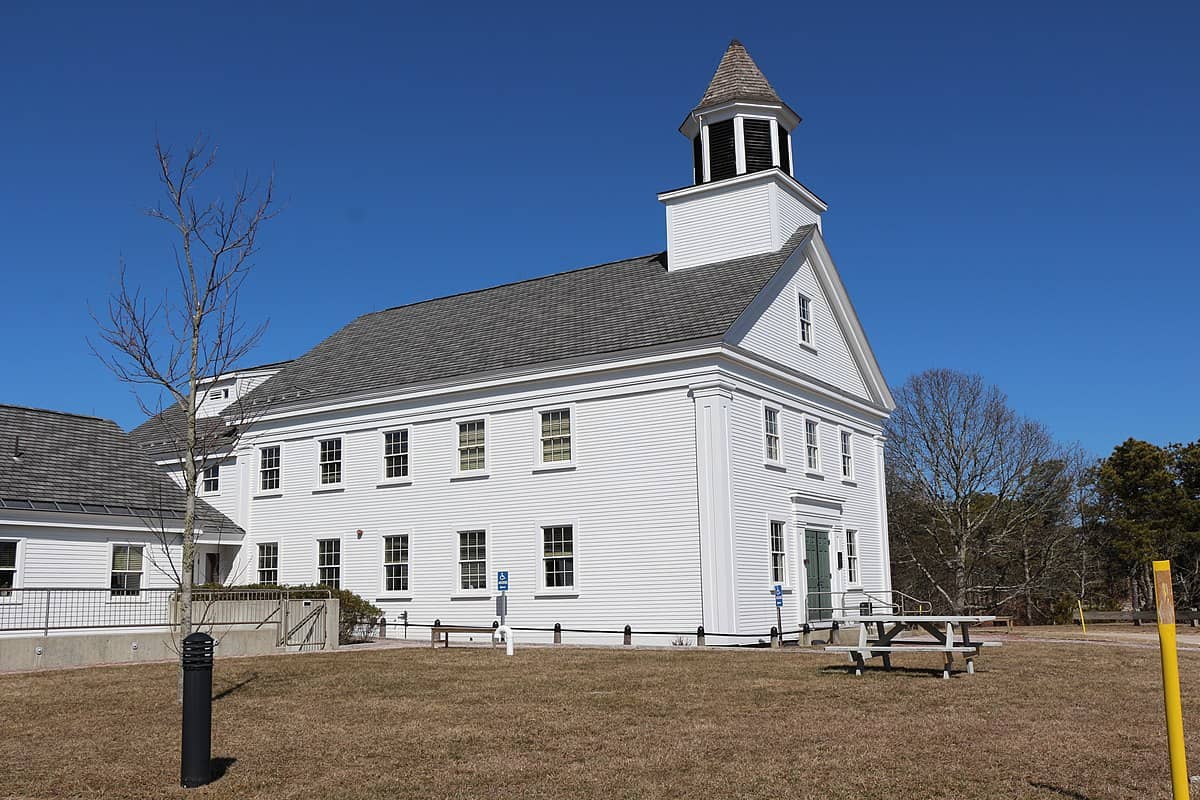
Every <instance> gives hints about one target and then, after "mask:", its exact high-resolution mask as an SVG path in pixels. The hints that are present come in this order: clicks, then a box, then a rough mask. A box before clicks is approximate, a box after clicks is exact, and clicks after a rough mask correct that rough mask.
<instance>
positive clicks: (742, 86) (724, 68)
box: [696, 39, 783, 109]
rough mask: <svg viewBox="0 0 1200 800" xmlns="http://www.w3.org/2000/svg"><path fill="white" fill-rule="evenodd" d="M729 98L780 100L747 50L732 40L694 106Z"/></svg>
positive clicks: (735, 40)
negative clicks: (697, 103)
mask: <svg viewBox="0 0 1200 800" xmlns="http://www.w3.org/2000/svg"><path fill="white" fill-rule="evenodd" d="M731 100H763V101H766V102H768V103H782V102H783V101H782V100H780V99H779V95H778V94H776V93H775V87H773V86H771V82H770V81H768V80H767V76H766V75H763V73H762V70H760V69H759V68H758V64H755V63H754V59H753V58H751V57H750V53H748V52H746V48H745V46H744V45H743V44H742V43H741V42H739V41H738V40H737V39H734V40H733V41H731V42H730V43H729V47H728V48H727V49H726V50H725V55H723V56H721V63H720V64H718V65H717V71H716V72H715V73H713V77H712V80H711V81H709V84H708V89H706V90H705V92H704V97H702V98H700V103H699V105H697V106H696V108H697V109H701V108H708V107H709V106H715V105H720V104H721V103H728V102H729V101H731Z"/></svg>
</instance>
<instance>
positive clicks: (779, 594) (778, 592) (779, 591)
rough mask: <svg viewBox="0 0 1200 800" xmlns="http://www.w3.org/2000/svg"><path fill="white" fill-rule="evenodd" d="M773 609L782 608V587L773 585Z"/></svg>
mask: <svg viewBox="0 0 1200 800" xmlns="http://www.w3.org/2000/svg"><path fill="white" fill-rule="evenodd" d="M775 607H776V608H783V585H782V584H778V583H777V584H775Z"/></svg>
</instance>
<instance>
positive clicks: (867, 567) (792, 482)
mask: <svg viewBox="0 0 1200 800" xmlns="http://www.w3.org/2000/svg"><path fill="white" fill-rule="evenodd" d="M767 397H768V399H769V400H771V401H772V402H774V403H777V404H781V405H782V406H783V407H782V410H781V412H780V415H781V422H782V432H783V437H782V446H783V464H784V467H783V469H779V468H776V467H771V466H767V465H765V464H764V463H763V449H762V443H763V438H762V437H763V424H762V415H763V412H762V400H763V394H762V393H760V392H757V391H755V390H754V389H753V388H750V387H746V388H743V389H742V390H741V391H738V392H737V393H735V395H734V401H733V410H732V413H731V423H730V426H731V440H732V449H733V454H732V463H733V486H734V492H733V495H734V528H735V532H734V539H735V549H736V554H737V557H736V563H737V567H736V568H737V585H738V601H737V607H738V616H739V619H738V627H739V630H740V631H745V632H751V633H753V632H764V633H765V632H766V631H768V630H770V628H771V627H772V626H773V625H775V624H776V615H775V601H774V598H773V596H772V594H771V587H772V584H771V575H770V569H771V565H770V537H769V528H768V519H771V518H774V519H784V520H786V521H787V523H788V526H787V554H788V570H787V571H788V578H789V583H790V588H791V592H790V593H789V594H787V595H786V596H785V599H784V609H783V623H784V627H785V629H787V630H790V631H795V629H796V627H797V626H799V625H800V624H801V623H802V622H803V621H804V619H803V609H802V602H803V594H802V589H803V574H804V564H803V551H802V548H803V541H804V540H803V531H801V530H798V529H797V527H798V526H797V525H796V524H795V517H794V509H793V507H792V502H791V494H792V493H793V492H794V491H810V492H818V493H821V494H825V495H833V496H837V497H840V498H841V499H842V516H841V520H840V521H841V528H840V529H835V531H834V536H833V537H832V541H831V543H830V564H831V569H832V570H833V571H835V572H836V568H837V553H838V551H839V550H842V549H843V547H844V545H843V544H842V543H843V542H844V538H843V532H844V530H845V529H850V530H857V531H858V542H859V544H858V550H859V564H860V573H861V584H862V587H863V589H864V590H865V591H875V592H879V591H882V590H883V589H884V588H885V587H886V583H885V570H886V569H887V565H886V564H885V563H884V557H883V553H884V548H883V544H882V536H881V530H882V528H881V525H880V520H879V505H878V497H877V494H876V486H877V484H876V475H877V470H876V464H875V459H874V453H875V447H876V443H875V439H874V435H875V434H876V433H877V432H878V420H869V419H865V418H862V419H854V418H853V417H852V416H851V415H849V413H848V412H846V411H844V410H842V411H839V410H837V409H835V408H833V407H831V406H828V405H825V404H823V403H820V402H818V401H817V400H816V399H815V398H804V397H801V396H798V395H793V396H791V397H790V398H785V397H781V396H780V395H778V394H775V393H770V394H768V395H767ZM805 415H809V416H811V417H813V418H816V419H819V420H820V425H819V431H820V434H821V461H822V467H823V473H822V475H821V476H813V475H810V474H808V472H807V470H806V469H805V451H804V443H803V440H802V433H803V430H804V423H803V419H804V416H805ZM839 425H843V426H852V429H853V430H854V431H855V433H854V435H853V442H854V456H855V459H854V468H855V480H854V481H853V482H848V481H843V480H842V477H841V456H840V450H839V440H838V431H839ZM843 566H844V562H843ZM844 577H845V570H844V569H843V571H842V578H843V579H844ZM843 585H844V580H843ZM838 588H839V587H838V581H837V579H836V578H835V580H834V589H835V590H837V589H838Z"/></svg>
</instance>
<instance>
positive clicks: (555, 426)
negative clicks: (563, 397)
mask: <svg viewBox="0 0 1200 800" xmlns="http://www.w3.org/2000/svg"><path fill="white" fill-rule="evenodd" d="M538 417H539V420H540V422H541V431H540V434H539V435H540V437H541V453H542V463H543V464H555V463H561V462H564V461H570V460H571V409H569V408H555V409H550V410H548V411H541V412H539V414H538Z"/></svg>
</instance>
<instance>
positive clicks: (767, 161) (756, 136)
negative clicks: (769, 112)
mask: <svg viewBox="0 0 1200 800" xmlns="http://www.w3.org/2000/svg"><path fill="white" fill-rule="evenodd" d="M742 133H743V135H744V136H745V137H746V172H762V171H763V170H764V169H770V168H771V167H773V166H775V164H774V159H772V158H771V120H769V119H744V120H742Z"/></svg>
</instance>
